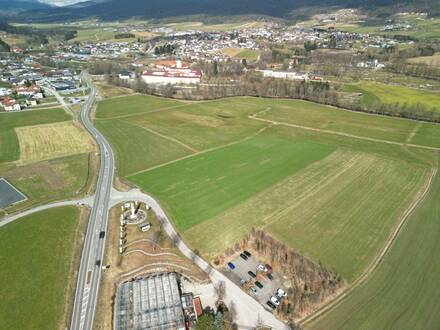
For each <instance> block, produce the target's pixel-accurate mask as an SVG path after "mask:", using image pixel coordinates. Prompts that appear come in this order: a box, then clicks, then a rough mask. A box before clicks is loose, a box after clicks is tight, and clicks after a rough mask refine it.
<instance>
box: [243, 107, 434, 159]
mask: <svg viewBox="0 0 440 330" xmlns="http://www.w3.org/2000/svg"><path fill="white" fill-rule="evenodd" d="M268 110H270V109H265V110H263V111H261V112H258V113H256V114H253V115H250V116H248V118H249V119H253V120H257V121H260V122H265V123H270V124H272V125H280V126H286V127H292V128H299V129H304V130H307V131H313V132H319V133H326V134H332V135H338V136H344V137H349V138H353V139H358V140H365V141H370V142H378V143H385V144H391V145H397V146H401V147H412V148H419V149H426V150H435V151H438V150H440V148H436V147H429V146H424V145H419V144H412V143H401V142H394V141H389V140H383V139H376V138H370V137H366V136H359V135H354V134H349V133H343V132H337V131H332V130H327V129H323V128H316V127H310V126H303V125H297V124H291V123H286V122H282V121H275V120H270V119H264V118H259V117H258V115H259V114H260V113H263V112H267V111H268Z"/></svg>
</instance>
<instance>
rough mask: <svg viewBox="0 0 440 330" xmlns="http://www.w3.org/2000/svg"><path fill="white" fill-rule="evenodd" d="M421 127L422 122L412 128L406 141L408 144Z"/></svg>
mask: <svg viewBox="0 0 440 330" xmlns="http://www.w3.org/2000/svg"><path fill="white" fill-rule="evenodd" d="M421 127H422V123H418V124H417V125H416V126H414V128H413V129H412V130H411V132H410V133H409V134H408V137H407V138H406V141H405V143H406V144H408V143H410V142H411V141H412V139H413V138H414V136H415V135H416V134H417V132H418V131H419V129H420V128H421Z"/></svg>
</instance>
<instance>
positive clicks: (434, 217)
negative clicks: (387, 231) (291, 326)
mask: <svg viewBox="0 0 440 330" xmlns="http://www.w3.org/2000/svg"><path fill="white" fill-rule="evenodd" d="M439 199H440V177H439V175H438V174H437V176H436V178H435V180H434V183H433V185H432V188H431V192H430V194H429V195H428V197H427V199H426V200H425V201H424V202H423V203H422V204H421V206H420V207H419V208H418V209H417V210H416V211H415V213H414V214H413V215H412V216H411V217H410V218H409V219H408V220H407V223H406V225H405V226H404V227H403V230H402V232H401V233H400V234H399V237H398V239H397V241H396V242H395V243H394V245H393V246H392V248H391V250H390V252H389V254H388V255H387V256H386V257H385V259H384V260H383V262H382V263H381V264H380V265H379V267H378V269H377V271H375V272H374V273H373V274H372V276H371V277H370V278H369V279H368V280H367V282H366V283H364V284H363V285H362V286H360V287H359V288H357V289H356V290H355V291H354V292H353V293H352V294H351V295H349V296H348V298H346V299H345V300H344V301H343V302H342V303H341V304H339V305H338V306H337V307H336V308H335V309H333V310H331V311H330V312H329V313H327V314H325V315H324V316H323V317H322V318H320V319H319V320H318V321H317V322H314V323H312V324H310V325H309V326H308V328H311V329H437V328H438V325H439V324H440V314H439V313H438V307H437V306H438V305H437V302H438V301H439V299H440V290H439V286H438V274H439V272H440V262H439V261H438V253H440V244H439V233H440V221H439V216H440V203H439V202H438V201H439Z"/></svg>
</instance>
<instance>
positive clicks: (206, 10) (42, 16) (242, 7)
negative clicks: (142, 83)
mask: <svg viewBox="0 0 440 330" xmlns="http://www.w3.org/2000/svg"><path fill="white" fill-rule="evenodd" d="M0 1H2V0H0ZM16 1H17V0H16ZM12 2H14V1H12ZM330 7H332V8H348V7H354V8H363V9H366V10H369V11H378V12H379V13H380V14H382V15H384V14H385V13H390V12H396V11H402V10H417V11H428V12H429V13H434V14H435V13H440V9H439V8H440V5H439V3H438V1H436V0H372V1H367V0H361V1H358V0H348V1H347V0H240V1H237V0H186V1H182V0H131V1H125V0H108V1H104V2H102V1H99V2H96V1H93V2H86V3H83V4H81V5H80V6H78V5H73V6H67V7H62V8H59V7H51V8H44V9H38V10H31V11H28V12H27V13H25V15H24V16H23V19H25V20H32V21H63V20H73V19H84V18H90V17H94V18H98V19H101V20H107V21H109V20H116V19H118V20H120V19H129V18H133V17H136V18H142V19H163V18H167V17H181V16H194V15H203V16H208V17H214V16H217V17H219V16H220V17H221V16H237V15H258V16H272V17H281V18H287V19H289V18H290V19H291V18H294V17H297V16H298V15H300V14H301V15H302V14H303V13H310V12H311V11H315V12H316V11H318V10H321V11H322V10H324V9H325V8H330ZM435 8H437V11H435Z"/></svg>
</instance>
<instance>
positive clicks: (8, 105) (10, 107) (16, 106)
mask: <svg viewBox="0 0 440 330" xmlns="http://www.w3.org/2000/svg"><path fill="white" fill-rule="evenodd" d="M0 105H1V106H2V107H3V108H4V109H5V111H20V110H21V106H20V103H18V102H17V101H16V100H14V99H13V98H12V97H9V96H7V97H5V98H3V100H2V101H1V102H0Z"/></svg>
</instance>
